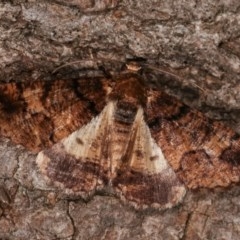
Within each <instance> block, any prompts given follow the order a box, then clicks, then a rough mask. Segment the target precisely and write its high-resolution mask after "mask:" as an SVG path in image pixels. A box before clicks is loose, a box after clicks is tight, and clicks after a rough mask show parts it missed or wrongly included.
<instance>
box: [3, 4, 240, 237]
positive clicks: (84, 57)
mask: <svg viewBox="0 0 240 240" xmlns="http://www.w3.org/2000/svg"><path fill="white" fill-rule="evenodd" d="M239 33H240V1H238V0H228V1H223V0H220V1H219V0H218V1H217V0H215V1H210V0H204V1H196V0H183V1H180V0H178V1H176V0H169V1H166V0H165V1H162V0H158V1H156V0H138V1H124V0H123V1H118V0H92V1H86V0H72V1H67V0H55V1H47V0H40V1H36V0H12V1H1V2H0V66H1V73H0V81H1V82H9V81H35V80H43V81H45V80H46V81H48V80H49V81H51V80H52V79H54V78H59V77H62V78H68V77H70V76H72V75H74V74H79V76H81V75H84V74H98V67H97V66H99V65H100V66H104V69H106V71H108V72H111V73H117V72H118V71H119V70H120V68H121V65H122V62H125V61H126V60H127V59H129V58H135V59H136V58H143V59H145V60H146V63H147V64H148V66H151V68H148V69H147V67H146V69H147V70H146V71H145V78H146V81H147V82H148V83H149V84H151V85H154V86H155V87H159V88H161V89H164V90H165V91H168V92H169V93H171V94H173V95H176V96H177V97H178V98H179V99H181V100H182V101H184V102H185V103H187V104H188V105H190V106H192V107H195V108H198V109H199V110H201V111H203V112H205V113H206V114H207V115H209V116H210V117H212V118H217V119H221V120H222V121H226V122H227V124H229V125H230V126H232V127H233V128H234V129H235V130H236V131H238V132H240V94H239V92H240V84H239V81H240V74H239V73H240V37H239ZM75 61H78V62H77V64H70V65H69V66H65V67H64V68H63V69H61V70H59V73H58V74H52V71H53V70H55V69H56V68H57V67H59V66H61V65H63V64H66V63H69V62H75ZM153 68H155V69H153ZM89 69H90V70H89ZM156 69H157V70H159V69H160V70H161V71H157V70H156ZM162 71H167V72H170V73H171V75H169V74H163V72H162ZM173 75H175V76H176V77H174V76H173ZM0 140H1V141H0V185H1V187H0V206H1V207H0V239H16V240H17V239H18V240H19V239H44V240H48V239H125V240H126V239H164V240H166V239H167V240H173V239H174V240H176V239H182V240H183V239H184V240H191V239H194V240H197V239H209V240H212V239H221V240H229V239H232V240H233V239H236V240H237V239H239V238H240V188H239V186H234V187H231V188H228V189H214V190H212V191H208V190H197V191H195V192H188V194H187V196H186V197H185V199H184V202H183V203H182V204H180V205H179V206H178V207H175V208H173V209H169V210H167V211H162V212H159V211H135V210H133V209H131V208H129V207H128V206H126V205H122V204H121V202H120V201H119V200H118V199H116V198H114V197H111V196H95V197H94V198H93V199H92V200H90V201H89V202H84V201H83V200H81V199H76V200H69V199H67V198H62V197H61V198H60V197H59V196H58V195H57V193H56V192H54V190H52V189H48V190H45V191H44V190H40V189H39V188H38V186H39V185H41V182H39V181H40V180H39V179H40V178H39V177H38V176H37V175H38V173H37V172H36V166H35V157H36V155H34V154H32V153H31V152H29V151H27V150H26V149H24V148H23V147H22V146H16V145H14V144H13V143H11V142H10V141H9V140H8V139H3V138H1V139H0Z"/></svg>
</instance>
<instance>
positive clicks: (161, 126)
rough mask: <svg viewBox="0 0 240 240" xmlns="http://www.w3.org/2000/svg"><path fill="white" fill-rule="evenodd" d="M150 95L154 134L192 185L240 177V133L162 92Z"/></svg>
mask: <svg viewBox="0 0 240 240" xmlns="http://www.w3.org/2000/svg"><path fill="white" fill-rule="evenodd" d="M148 99H149V102H148V107H147V116H148V120H147V122H148V125H149V127H150V130H151V133H152V136H153V137H154V138H155V140H156V141H157V143H158V145H159V146H160V148H161V149H162V151H163V153H164V155H165V157H166V159H167V160H168V161H169V163H170V165H171V166H172V167H173V169H174V171H175V172H176V173H177V175H178V176H179V178H180V179H181V180H182V181H183V182H184V183H185V184H186V185H187V186H188V187H189V188H198V187H208V188H213V187H216V186H228V185H229V184H231V183H233V182H238V181H239V176H240V137H239V135H238V134H236V133H235V132H233V131H232V130H231V129H230V128H228V127H226V126H225V125H224V124H222V123H221V122H218V121H214V120H211V119H209V118H207V117H206V116H204V115H203V114H202V113H200V112H198V111H196V110H193V109H190V108H189V107H187V106H186V105H184V104H183V103H181V102H179V101H178V100H177V99H175V98H174V97H171V96H169V95H167V94H165V93H163V92H159V91H150V92H149V98H148Z"/></svg>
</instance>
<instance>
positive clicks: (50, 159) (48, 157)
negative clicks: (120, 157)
mask: <svg viewBox="0 0 240 240" xmlns="http://www.w3.org/2000/svg"><path fill="white" fill-rule="evenodd" d="M112 114H113V105H112V104H111V103H110V104H108V105H107V106H106V107H105V108H104V109H103V111H102V112H101V113H100V114H99V115H98V116H97V117H95V118H93V119H92V120H91V121H90V122H89V123H88V124H87V125H84V126H83V127H82V128H80V129H79V130H77V131H75V132H73V133H72V134H70V135H69V136H68V137H66V138H64V139H63V140H62V141H60V142H59V143H57V144H55V145H54V146H53V147H52V148H49V149H47V150H44V151H42V152H40V153H39V154H38V156H37V159H36V162H37V164H38V166H39V168H40V170H41V172H42V173H43V174H44V175H45V176H47V178H48V179H49V180H51V181H53V182H54V183H55V185H58V186H61V187H63V188H65V189H67V191H68V192H70V193H73V194H76V195H80V196H82V197H85V198H87V197H89V196H91V195H92V194H94V192H95V190H97V189H98V190H101V189H102V187H103V186H104V185H106V184H107V183H108V181H109V177H110V176H109V173H110V164H111V159H109V151H108V147H109V141H110V140H109V135H110V133H109V130H110V128H111V122H112Z"/></svg>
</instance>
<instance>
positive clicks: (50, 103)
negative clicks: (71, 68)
mask: <svg viewBox="0 0 240 240" xmlns="http://www.w3.org/2000/svg"><path fill="white" fill-rule="evenodd" d="M107 87H108V84H107V81H104V80H100V79H97V78H96V79H81V80H71V81H69V80H68V81H67V80H66V81H64V80H58V81H51V82H32V83H31V82H30V83H7V84H1V85H0V134H1V136H5V137H9V138H10V139H11V140H12V141H13V142H15V143H18V144H22V145H23V146H25V147H27V148H28V149H30V150H32V151H35V152H36V151H39V150H41V149H43V148H45V147H49V146H51V145H52V144H53V143H54V142H57V141H59V140H60V139H62V138H64V137H65V136H67V135H69V134H70V133H71V132H73V131H74V130H76V129H77V128H79V127H81V126H82V125H84V124H86V123H87V122H88V121H90V120H91V118H92V117H94V116H96V115H97V114H98V113H99V112H100V111H101V110H102V108H103V107H104V105H105V96H106V94H107Z"/></svg>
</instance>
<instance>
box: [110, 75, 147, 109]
mask: <svg viewBox="0 0 240 240" xmlns="http://www.w3.org/2000/svg"><path fill="white" fill-rule="evenodd" d="M108 98H109V100H113V101H117V102H121V101H124V103H128V105H129V106H132V107H134V106H135V107H136V108H137V107H139V106H142V107H145V106H146V103H147V92H146V88H145V85H144V82H143V80H142V79H141V78H140V77H139V76H138V75H136V74H131V75H126V76H124V77H122V78H120V79H119V80H118V81H117V82H116V85H115V87H114V88H113V90H112V92H111V93H110V94H109V96H108ZM120 105H121V104H120Z"/></svg>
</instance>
